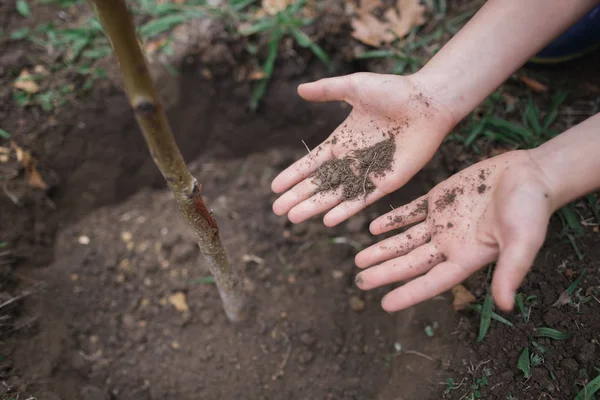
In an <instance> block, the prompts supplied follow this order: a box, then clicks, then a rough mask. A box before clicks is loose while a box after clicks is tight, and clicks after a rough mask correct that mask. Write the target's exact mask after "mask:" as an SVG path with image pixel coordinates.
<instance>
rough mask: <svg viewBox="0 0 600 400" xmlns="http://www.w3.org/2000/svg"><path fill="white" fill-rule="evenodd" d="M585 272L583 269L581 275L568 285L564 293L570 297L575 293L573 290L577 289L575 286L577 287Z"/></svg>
mask: <svg viewBox="0 0 600 400" xmlns="http://www.w3.org/2000/svg"><path fill="white" fill-rule="evenodd" d="M585 271H586V269H585V268H584V269H583V270H582V271H581V273H580V274H579V276H578V277H577V279H575V280H574V281H573V283H571V285H569V287H568V288H567V290H565V292H567V293H568V294H569V296H570V295H572V294H573V292H575V289H576V288H577V285H579V282H581V280H582V279H583V275H585Z"/></svg>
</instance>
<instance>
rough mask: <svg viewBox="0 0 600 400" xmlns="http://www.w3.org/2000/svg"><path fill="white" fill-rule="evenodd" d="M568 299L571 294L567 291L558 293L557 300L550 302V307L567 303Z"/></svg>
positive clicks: (569, 299)
mask: <svg viewBox="0 0 600 400" xmlns="http://www.w3.org/2000/svg"><path fill="white" fill-rule="evenodd" d="M570 301H571V295H569V293H568V292H567V291H566V290H565V291H564V292H562V293H561V294H560V296H558V300H556V301H555V302H554V304H552V307H560V306H563V305H565V304H568V303H569V302H570Z"/></svg>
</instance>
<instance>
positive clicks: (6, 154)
mask: <svg viewBox="0 0 600 400" xmlns="http://www.w3.org/2000/svg"><path fill="white" fill-rule="evenodd" d="M9 159H10V149H9V148H8V147H2V146H0V163H2V164H4V163H7V162H8V160H9Z"/></svg>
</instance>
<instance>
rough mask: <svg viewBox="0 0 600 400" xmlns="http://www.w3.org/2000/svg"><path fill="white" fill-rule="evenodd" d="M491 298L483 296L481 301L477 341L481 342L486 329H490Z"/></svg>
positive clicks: (488, 295)
mask: <svg viewBox="0 0 600 400" xmlns="http://www.w3.org/2000/svg"><path fill="white" fill-rule="evenodd" d="M492 306H493V302H492V296H490V294H489V293H488V294H486V295H485V299H484V300H483V306H482V307H481V314H480V319H479V336H478V337H477V341H478V342H481V341H482V340H483V339H484V338H485V335H486V334H487V331H488V329H489V328H490V324H491V322H492Z"/></svg>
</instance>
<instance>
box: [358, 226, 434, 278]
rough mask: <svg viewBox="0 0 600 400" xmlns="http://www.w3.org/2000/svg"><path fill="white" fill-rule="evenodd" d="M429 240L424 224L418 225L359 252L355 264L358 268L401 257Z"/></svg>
mask: <svg viewBox="0 0 600 400" xmlns="http://www.w3.org/2000/svg"><path fill="white" fill-rule="evenodd" d="M429 238H430V234H429V231H428V229H427V225H426V224H419V225H416V226H413V227H412V228H410V229H408V230H407V231H406V232H403V233H401V234H399V235H396V236H393V237H391V238H388V239H385V240H382V241H381V242H379V243H377V244H375V245H373V246H371V247H369V248H367V249H365V250H363V251H361V252H360V253H358V254H357V255H356V258H355V263H356V266H357V267H359V268H366V267H369V266H371V265H374V264H377V263H380V262H383V261H386V260H389V259H391V258H394V257H399V256H403V255H405V254H408V253H409V252H411V251H413V250H414V249H415V248H417V247H419V246H421V245H423V244H425V243H426V242H427V240H428V239H429Z"/></svg>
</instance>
